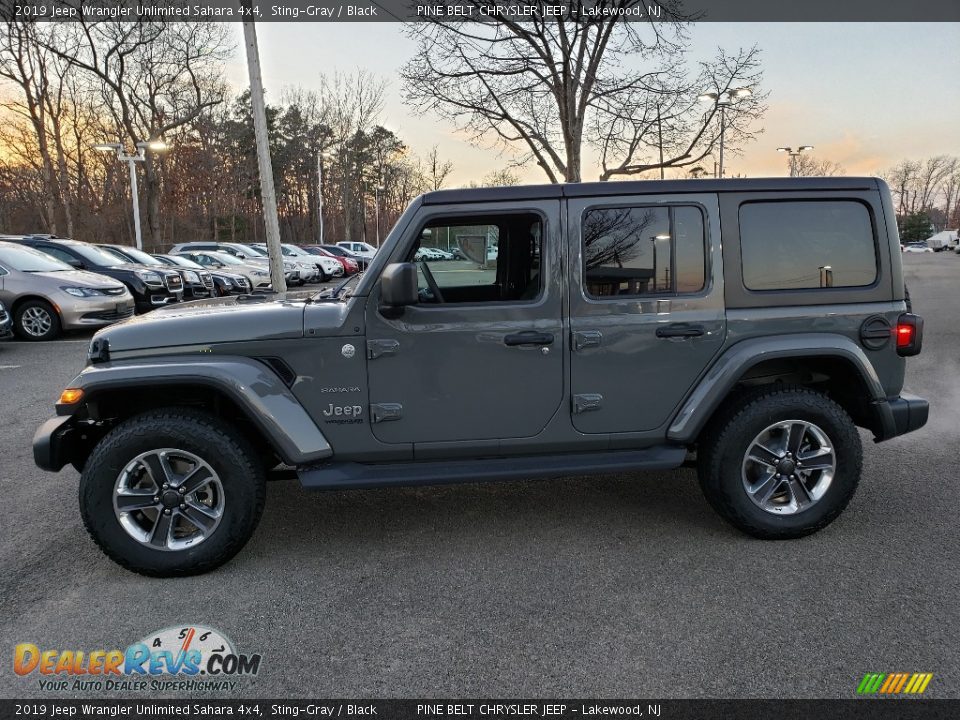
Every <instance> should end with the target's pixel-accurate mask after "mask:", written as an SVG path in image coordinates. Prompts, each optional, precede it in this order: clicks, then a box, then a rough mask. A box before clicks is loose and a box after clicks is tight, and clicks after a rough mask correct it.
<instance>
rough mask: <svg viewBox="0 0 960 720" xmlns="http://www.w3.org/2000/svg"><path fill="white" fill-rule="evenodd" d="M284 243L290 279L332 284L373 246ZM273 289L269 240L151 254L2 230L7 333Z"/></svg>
mask: <svg viewBox="0 0 960 720" xmlns="http://www.w3.org/2000/svg"><path fill="white" fill-rule="evenodd" d="M347 244H348V245H353V246H362V247H359V249H360V250H362V251H363V252H364V253H365V255H362V256H361V255H354V254H353V252H352V251H351V250H349V249H346V248H344V247H341V246H340V245H322V246H321V245H311V246H308V247H306V248H302V247H299V246H297V245H293V244H290V243H285V244H283V245H282V246H281V250H282V252H283V262H284V274H285V277H286V280H287V282H288V283H290V284H293V285H303V284H305V283H308V282H326V281H328V280H330V279H332V278H338V277H343V276H347V275H352V274H354V273H357V272H360V271H362V270H363V269H365V268H366V266H367V264H368V263H369V261H370V257H372V254H374V253H375V252H376V250H375V249H374V248H372V247H371V246H369V245H366V244H365V243H347ZM270 289H271V281H270V261H269V258H268V257H267V252H266V246H265V245H263V244H255V245H247V244H243V243H220V242H189V243H180V244H178V245H175V246H174V247H173V248H172V249H171V250H170V252H169V253H165V254H156V255H151V254H149V253H147V252H144V251H143V250H140V249H138V248H135V247H130V246H127V245H117V244H102V245H95V244H91V243H85V242H78V241H75V240H70V239H67V238H59V237H54V236H51V235H0V305H2V311H0V339H3V338H5V337H9V335H10V333H11V331H12V332H15V333H16V334H17V335H18V336H20V337H21V338H23V339H26V340H50V339H53V338H55V337H57V336H58V335H59V334H60V333H61V332H62V331H64V330H75V329H81V328H98V327H102V326H104V325H109V324H110V323H113V322H116V321H118V320H124V319H126V318H129V317H131V316H133V315H134V314H135V313H144V312H148V311H150V310H153V309H155V308H158V307H164V306H167V305H172V304H175V303H178V302H181V301H191V300H202V299H206V298H210V297H223V296H227V295H246V294H249V293H252V292H258V291H259V292H264V291H269V290H270Z"/></svg>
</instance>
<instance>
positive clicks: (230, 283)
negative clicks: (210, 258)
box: [220, 275, 233, 287]
mask: <svg viewBox="0 0 960 720" xmlns="http://www.w3.org/2000/svg"><path fill="white" fill-rule="evenodd" d="M220 282H222V283H223V284H224V287H233V280H231V279H230V278H228V277H225V276H223V275H221V276H220Z"/></svg>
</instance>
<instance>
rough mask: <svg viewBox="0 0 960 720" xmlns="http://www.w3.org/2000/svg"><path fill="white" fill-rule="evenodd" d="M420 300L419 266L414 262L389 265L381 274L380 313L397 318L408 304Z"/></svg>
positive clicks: (413, 303) (414, 303)
mask: <svg viewBox="0 0 960 720" xmlns="http://www.w3.org/2000/svg"><path fill="white" fill-rule="evenodd" d="M418 302H420V287H419V282H418V279H417V266H416V265H414V264H413V263H394V264H392V265H387V267H385V268H384V269H383V273H382V274H381V275H380V313H381V314H382V315H383V316H384V317H388V318H395V317H400V316H401V315H402V314H403V309H404V308H405V307H406V306H407V305H416V304H417V303H418Z"/></svg>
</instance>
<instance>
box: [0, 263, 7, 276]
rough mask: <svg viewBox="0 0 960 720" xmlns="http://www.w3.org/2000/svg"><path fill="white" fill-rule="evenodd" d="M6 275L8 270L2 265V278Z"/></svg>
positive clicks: (0, 272)
mask: <svg viewBox="0 0 960 720" xmlns="http://www.w3.org/2000/svg"><path fill="white" fill-rule="evenodd" d="M6 274H7V269H6V268H5V267H3V266H2V265H0V277H3V276H4V275H6Z"/></svg>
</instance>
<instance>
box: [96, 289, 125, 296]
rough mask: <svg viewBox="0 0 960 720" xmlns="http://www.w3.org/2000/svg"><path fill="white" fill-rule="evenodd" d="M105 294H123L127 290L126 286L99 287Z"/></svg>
mask: <svg viewBox="0 0 960 720" xmlns="http://www.w3.org/2000/svg"><path fill="white" fill-rule="evenodd" d="M98 289H99V290H100V292H102V293H103V294H104V295H123V293H124V292H126V290H127V289H126V288H125V287H108V288H98Z"/></svg>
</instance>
